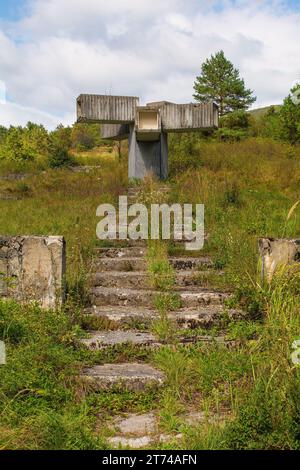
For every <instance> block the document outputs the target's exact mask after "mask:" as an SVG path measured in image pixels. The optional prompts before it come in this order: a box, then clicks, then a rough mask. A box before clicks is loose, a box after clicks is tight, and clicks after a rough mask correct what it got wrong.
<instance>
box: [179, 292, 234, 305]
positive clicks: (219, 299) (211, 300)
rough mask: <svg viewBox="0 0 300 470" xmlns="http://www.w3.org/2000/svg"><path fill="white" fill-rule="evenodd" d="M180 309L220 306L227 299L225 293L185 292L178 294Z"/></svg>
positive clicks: (227, 295)
mask: <svg viewBox="0 0 300 470" xmlns="http://www.w3.org/2000/svg"><path fill="white" fill-rule="evenodd" d="M179 296H180V300H181V305H182V307H183V308H184V307H188V308H190V307H197V306H199V305H222V304H223V302H224V300H225V299H227V298H228V297H229V294H227V293H225V292H210V291H206V290H203V291H200V290H199V291H197V292H192V291H185V292H180V294H179Z"/></svg>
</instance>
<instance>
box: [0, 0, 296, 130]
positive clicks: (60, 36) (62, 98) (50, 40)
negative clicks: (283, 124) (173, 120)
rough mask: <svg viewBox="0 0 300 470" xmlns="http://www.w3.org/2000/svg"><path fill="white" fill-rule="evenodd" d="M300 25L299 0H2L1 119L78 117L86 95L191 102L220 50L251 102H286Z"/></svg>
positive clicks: (2, 121)
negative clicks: (77, 108)
mask: <svg viewBox="0 0 300 470" xmlns="http://www.w3.org/2000/svg"><path fill="white" fill-rule="evenodd" d="M299 24H300V0H253V1H251V2H250V1H249V0H247V1H246V0H232V1H231V0H222V1H213V0H164V1H161V0H151V2H149V0H110V1H107V0H27V1H25V0H24V1H22V0H8V1H4V0H0V124H2V125H9V124H25V123H26V121H27V120H29V119H30V120H33V121H36V122H42V123H44V124H45V125H46V126H48V127H49V128H52V127H54V126H55V125H57V124H58V123H59V122H63V123H71V122H73V121H74V120H75V117H76V116H75V101H76V97H77V95H79V94H80V93H112V94H128V95H135V96H136V95H137V96H140V98H141V103H145V102H147V101H156V100H161V99H167V100H170V101H174V102H179V103H180V102H181V103H183V102H190V101H192V100H193V96H192V95H193V82H194V79H195V76H196V75H198V74H199V72H200V67H201V63H202V62H203V61H204V60H205V59H206V58H207V57H208V56H210V55H211V54H213V53H215V52H216V51H218V50H220V49H223V50H224V52H225V55H226V56H227V57H228V58H229V59H230V60H231V61H232V62H233V63H234V65H235V66H236V67H238V68H239V70H240V73H241V76H242V77H243V78H244V79H245V82H246V85H247V87H249V88H251V89H252V90H253V91H254V93H255V95H256V96H257V102H256V103H255V105H254V107H260V106H265V105H269V104H276V103H280V102H282V100H283V98H284V97H285V96H286V95H287V94H288V92H289V89H290V88H291V86H292V85H293V83H294V82H295V81H299V80H300V62H299V55H300V54H299V51H300V28H299ZM4 89H6V91H7V101H6V104H4V99H3V98H4Z"/></svg>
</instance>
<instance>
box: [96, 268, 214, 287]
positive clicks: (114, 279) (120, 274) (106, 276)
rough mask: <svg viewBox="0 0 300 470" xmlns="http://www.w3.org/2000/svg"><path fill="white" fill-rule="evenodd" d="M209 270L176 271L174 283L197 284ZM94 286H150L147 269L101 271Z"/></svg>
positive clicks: (181, 284) (178, 284) (180, 284)
mask: <svg viewBox="0 0 300 470" xmlns="http://www.w3.org/2000/svg"><path fill="white" fill-rule="evenodd" d="M210 274H211V272H210V271H209V270H206V271H198V272H195V271H193V270H188V271H184V270H183V271H177V272H176V277H175V285H176V286H177V287H187V286H199V280H201V279H203V281H204V280H205V277H206V276H209V275H210ZM92 283H93V286H94V287H99V286H102V287H118V288H132V289H134V288H138V289H147V288H151V286H152V284H151V279H150V277H149V274H148V273H147V271H102V272H99V273H96V274H95V275H94V277H93V281H92Z"/></svg>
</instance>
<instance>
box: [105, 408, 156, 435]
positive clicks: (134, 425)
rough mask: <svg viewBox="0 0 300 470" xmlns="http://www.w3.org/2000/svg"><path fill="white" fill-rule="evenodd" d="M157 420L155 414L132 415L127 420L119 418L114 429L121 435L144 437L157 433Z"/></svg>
mask: <svg viewBox="0 0 300 470" xmlns="http://www.w3.org/2000/svg"><path fill="white" fill-rule="evenodd" d="M157 427H158V426H157V418H156V416H155V414H154V413H145V414H141V415H139V414H135V413H133V414H130V415H128V416H127V417H126V418H117V419H116V420H115V421H114V428H115V429H116V430H117V432H119V433H121V434H123V435H124V434H126V435H127V436H128V435H131V436H136V437H137V436H144V435H145V434H155V433H156V432H157Z"/></svg>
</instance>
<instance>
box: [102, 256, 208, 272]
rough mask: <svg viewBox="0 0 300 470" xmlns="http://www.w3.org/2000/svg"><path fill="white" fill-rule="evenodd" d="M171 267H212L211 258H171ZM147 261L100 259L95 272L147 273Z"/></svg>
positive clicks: (136, 258) (130, 258)
mask: <svg viewBox="0 0 300 470" xmlns="http://www.w3.org/2000/svg"><path fill="white" fill-rule="evenodd" d="M169 262H170V264H171V266H173V268H174V269H176V270H194V269H195V270H196V269H197V268H202V267H206V268H209V267H212V266H213V264H212V261H211V259H210V258H209V257H199V258H192V257H188V256H187V257H171V258H169ZM147 267H148V266H147V260H146V259H145V258H142V257H133V256H132V257H125V256H124V257H120V258H108V257H103V258H98V259H96V260H95V262H94V268H95V271H147Z"/></svg>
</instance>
